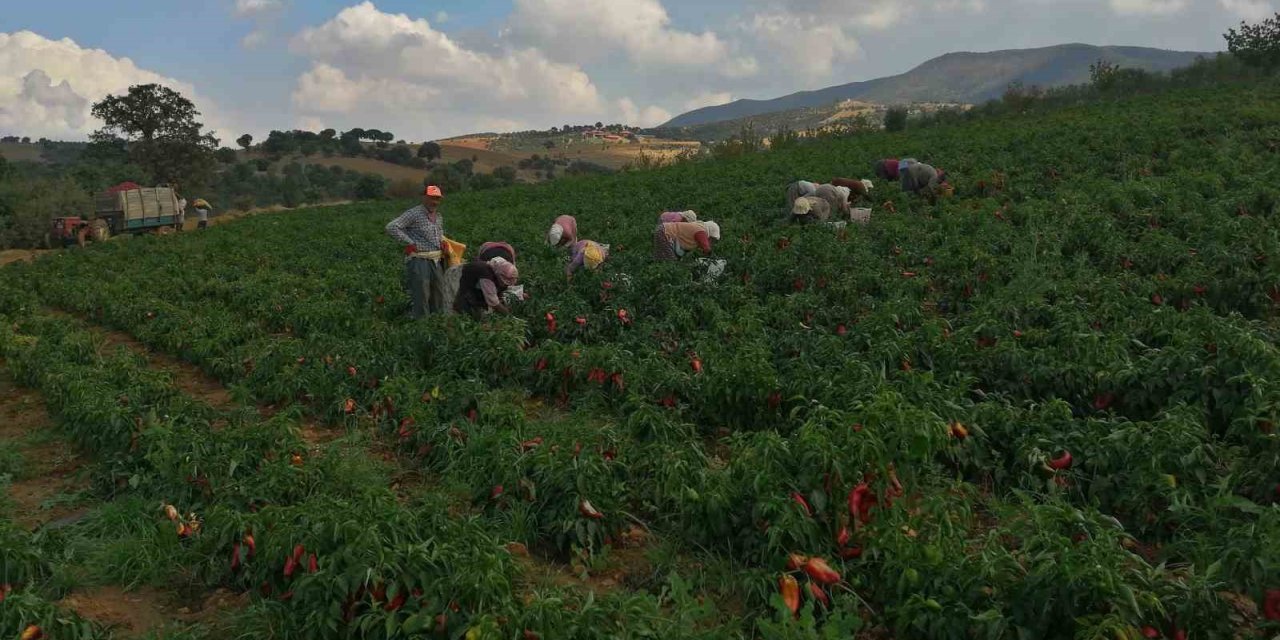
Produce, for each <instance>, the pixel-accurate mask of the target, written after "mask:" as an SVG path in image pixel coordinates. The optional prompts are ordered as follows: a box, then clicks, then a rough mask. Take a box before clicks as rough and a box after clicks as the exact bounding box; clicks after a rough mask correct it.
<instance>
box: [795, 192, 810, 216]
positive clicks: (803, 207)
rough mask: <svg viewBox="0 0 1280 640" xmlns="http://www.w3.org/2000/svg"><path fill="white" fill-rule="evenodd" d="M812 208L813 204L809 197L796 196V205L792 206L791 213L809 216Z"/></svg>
mask: <svg viewBox="0 0 1280 640" xmlns="http://www.w3.org/2000/svg"><path fill="white" fill-rule="evenodd" d="M810 209H813V204H812V203H811V202H809V198H807V197H804V198H796V204H795V206H793V207H791V215H793V216H807V215H809V210H810Z"/></svg>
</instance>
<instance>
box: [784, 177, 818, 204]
mask: <svg viewBox="0 0 1280 640" xmlns="http://www.w3.org/2000/svg"><path fill="white" fill-rule="evenodd" d="M817 190H818V185H817V184H816V183H813V182H809V181H808V180H797V181H795V182H792V183H791V184H789V185H787V206H788V207H793V206H795V204H796V200H798V199H800V198H804V197H806V196H811V195H813V194H814V193H815V192H816V191H817Z"/></svg>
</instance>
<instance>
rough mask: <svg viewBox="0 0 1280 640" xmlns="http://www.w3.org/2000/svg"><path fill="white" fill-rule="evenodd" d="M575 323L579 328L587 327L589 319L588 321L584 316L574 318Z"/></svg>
mask: <svg viewBox="0 0 1280 640" xmlns="http://www.w3.org/2000/svg"><path fill="white" fill-rule="evenodd" d="M573 321H574V322H576V323H578V326H579V327H585V326H587V319H586V317H584V316H578V317H576V318H574V319H573Z"/></svg>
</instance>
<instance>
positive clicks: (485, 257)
mask: <svg viewBox="0 0 1280 640" xmlns="http://www.w3.org/2000/svg"><path fill="white" fill-rule="evenodd" d="M494 258H502V259H503V260H506V261H507V262H510V263H511V264H515V262H516V250H515V248H514V247H512V246H511V245H509V244H507V243H505V242H486V243H484V244H482V245H480V254H479V255H477V256H476V259H477V260H479V261H481V262H488V261H490V260H492V259H494Z"/></svg>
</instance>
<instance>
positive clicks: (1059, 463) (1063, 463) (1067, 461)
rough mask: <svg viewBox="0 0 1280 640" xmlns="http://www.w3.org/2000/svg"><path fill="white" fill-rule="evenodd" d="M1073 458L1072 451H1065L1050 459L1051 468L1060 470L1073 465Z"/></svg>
mask: <svg viewBox="0 0 1280 640" xmlns="http://www.w3.org/2000/svg"><path fill="white" fill-rule="evenodd" d="M1071 463H1072V458H1071V452H1070V451H1063V452H1062V455H1060V456H1058V457H1056V458H1054V459H1052V460H1050V461H1049V468H1050V469H1053V470H1054V471H1060V470H1062V469H1067V468H1070V467H1071Z"/></svg>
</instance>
